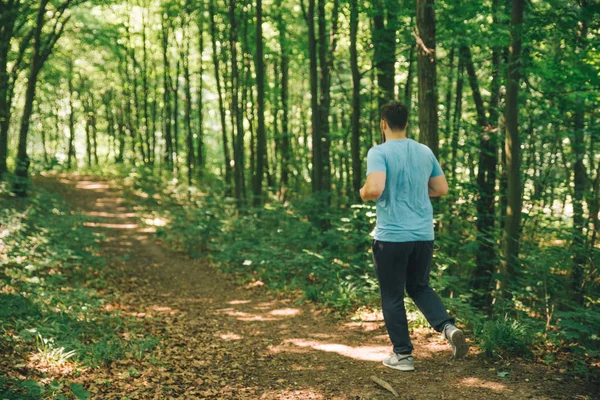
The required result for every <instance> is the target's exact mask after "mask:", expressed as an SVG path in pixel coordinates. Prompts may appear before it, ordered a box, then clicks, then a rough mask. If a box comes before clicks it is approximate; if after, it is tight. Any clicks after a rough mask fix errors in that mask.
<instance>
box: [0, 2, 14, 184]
mask: <svg viewBox="0 0 600 400" xmlns="http://www.w3.org/2000/svg"><path fill="white" fill-rule="evenodd" d="M0 10H1V11H2V12H1V13H0V180H1V179H2V176H3V175H4V174H5V173H6V172H8V168H7V165H6V160H7V158H8V128H9V122H10V106H11V99H10V98H9V96H8V94H9V90H8V86H9V78H10V76H9V73H8V53H9V50H10V43H11V39H12V37H13V34H14V27H15V21H16V13H17V12H18V9H17V4H16V3H15V0H8V2H7V3H6V4H4V2H3V3H2V5H1V6H0Z"/></svg>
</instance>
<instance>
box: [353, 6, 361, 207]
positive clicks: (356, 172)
mask: <svg viewBox="0 0 600 400" xmlns="http://www.w3.org/2000/svg"><path fill="white" fill-rule="evenodd" d="M357 36H358V0H350V67H351V70H352V123H351V124H352V142H351V153H352V188H353V193H354V198H355V200H357V201H358V200H359V199H360V195H359V191H360V187H361V183H362V179H363V177H362V163H363V160H362V158H361V156H360V112H361V110H360V71H359V69H358V51H357V48H356V39H357Z"/></svg>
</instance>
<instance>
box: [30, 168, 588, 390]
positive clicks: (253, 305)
mask: <svg viewBox="0 0 600 400" xmlns="http://www.w3.org/2000/svg"><path fill="white" fill-rule="evenodd" d="M40 184H42V185H43V186H46V187H47V188H50V189H51V190H55V191H59V192H62V194H63V195H64V196H65V198H66V199H67V200H68V201H69V202H70V203H71V204H72V205H73V206H74V207H75V208H76V209H79V210H81V211H82V212H84V213H86V214H87V215H89V216H91V217H92V218H93V220H94V222H93V223H88V225H89V227H90V229H94V230H95V231H97V232H99V233H101V234H102V235H104V237H105V240H104V243H103V246H102V248H103V252H104V255H105V257H106V258H107V262H108V265H109V266H110V267H111V268H117V269H120V270H122V271H124V278H123V280H122V282H120V283H119V287H117V290H118V292H119V293H121V296H120V298H119V302H118V303H116V304H110V305H108V306H107V307H108V308H115V309H119V310H121V311H122V312H123V313H127V314H128V315H133V316H136V317H137V318H138V319H139V321H140V323H142V324H144V327H145V330H146V332H148V334H149V335H153V336H157V337H160V338H161V342H160V346H159V348H158V350H155V351H154V353H153V356H152V357H146V358H144V359H142V360H136V359H135V357H128V358H126V359H124V360H121V361H119V362H114V363H112V364H111V365H110V366H108V367H106V368H104V369H100V370H94V371H88V372H85V373H84V374H83V375H82V376H81V377H80V379H81V382H82V383H83V384H84V386H85V387H86V388H87V389H88V390H89V391H91V392H92V393H94V396H93V398H97V399H124V398H127V399H202V398H210V399H388V398H390V399H391V398H393V396H392V395H391V394H389V393H387V392H385V391H384V390H383V389H381V388H379V387H378V386H376V385H375V384H373V383H372V382H371V381H370V379H369V377H370V376H371V375H377V376H379V377H381V378H383V379H385V380H386V381H388V382H389V383H391V384H392V385H393V386H394V388H396V390H398V392H399V393H400V397H401V398H402V399H566V398H574V399H575V398H577V399H591V398H593V392H591V391H590V390H592V389H590V387H589V386H588V387H587V388H585V387H586V385H585V384H584V383H583V382H582V381H579V380H577V379H573V378H569V377H568V376H566V375H564V374H559V373H558V372H553V371H551V370H549V369H548V368H546V367H544V366H541V365H537V364H532V363H526V362H524V361H514V362H512V363H510V364H509V365H507V364H506V363H502V364H494V363H485V362H484V361H482V360H480V359H479V358H478V357H477V356H476V355H470V356H468V357H467V359H465V360H462V361H452V360H451V359H450V350H449V347H448V346H447V345H446V344H445V342H444V341H443V340H442V339H441V337H440V336H439V334H437V333H435V332H434V331H433V330H420V331H417V332H414V333H413V337H414V345H415V349H416V350H415V353H414V355H415V357H416V371H415V372H412V373H402V372H399V371H392V370H389V369H387V368H385V367H383V366H382V365H381V362H380V360H381V358H382V357H383V356H384V355H385V354H387V352H388V351H390V345H389V342H388V339H387V335H386V333H385V329H384V327H383V323H382V321H380V320H373V321H354V322H352V321H341V322H340V321H335V320H333V319H332V318H331V317H328V316H327V315H323V314H322V313H320V312H319V311H318V310H315V309H313V308H311V307H310V306H308V305H300V306H299V305H296V304H294V302H293V301H291V300H289V299H284V298H275V297H274V296H272V295H269V294H268V293H266V291H265V290H264V288H262V287H260V286H257V287H253V288H243V287H238V286H236V285H235V284H234V283H233V282H231V281H230V279H229V278H228V277H227V276H224V275H223V274H220V273H218V272H217V271H215V270H214V269H212V268H210V267H209V266H208V265H207V264H206V263H205V262H203V261H198V260H190V259H188V258H186V257H185V256H182V255H179V254H174V253H172V252H170V251H169V250H168V249H166V248H165V247H163V246H162V245H161V244H160V243H159V242H158V241H157V239H156V238H155V236H154V235H153V232H152V230H151V229H148V228H147V227H144V226H142V225H140V224H139V220H138V218H137V217H136V214H135V212H134V210H133V209H132V206H131V204H129V203H128V202H126V201H125V200H124V199H123V198H122V197H121V196H120V191H119V189H118V188H116V187H114V186H113V187H111V185H110V184H108V183H106V182H103V181H101V180H99V179H98V178H83V177H73V176H61V177H52V178H51V177H47V178H40ZM132 368H134V369H135V371H137V372H135V373H131V372H130V371H131V370H132ZM499 372H509V375H508V377H507V378H501V377H499V376H498V373H499ZM585 395H588V396H590V397H586V396H585Z"/></svg>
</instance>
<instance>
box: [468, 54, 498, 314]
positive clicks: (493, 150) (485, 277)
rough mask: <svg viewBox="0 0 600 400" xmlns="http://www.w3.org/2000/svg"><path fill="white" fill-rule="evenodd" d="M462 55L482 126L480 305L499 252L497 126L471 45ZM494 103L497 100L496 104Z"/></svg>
mask: <svg viewBox="0 0 600 400" xmlns="http://www.w3.org/2000/svg"><path fill="white" fill-rule="evenodd" d="M460 57H461V59H462V61H463V63H464V65H465V69H466V70H467V74H468V77H469V83H470V85H471V92H472V93H473V100H474V102H475V109H476V111H477V123H478V125H479V127H480V129H481V133H480V136H479V149H480V152H479V162H478V168H477V187H478V189H479V194H478V198H477V203H476V207H477V232H478V235H477V241H478V245H479V248H478V251H477V254H476V265H477V269H476V270H475V274H474V277H473V285H472V287H473V288H474V289H476V290H478V291H479V292H478V293H481V296H479V295H478V296H477V298H476V301H477V302H478V303H479V304H480V305H484V304H485V303H486V302H487V300H488V293H489V289H490V283H491V279H492V274H493V272H494V266H495V265H496V252H495V248H496V246H495V244H494V225H495V218H494V208H495V207H494V205H495V202H494V196H495V187H496V165H497V163H498V146H497V144H496V129H495V127H494V126H492V125H491V124H490V122H489V121H488V118H487V117H486V114H485V108H484V104H483V99H482V97H481V91H480V89H479V83H478V82H477V75H476V74H475V66H474V65H473V59H472V56H471V51H470V49H469V48H468V47H466V46H462V47H461V48H460ZM496 61H497V60H496V59H495V60H493V62H494V65H493V67H492V68H493V71H492V101H491V107H490V108H492V107H494V108H495V107H496V106H497V100H494V96H495V97H497V96H498V88H499V85H498V74H497V72H498V69H497V65H495V62H496ZM494 103H496V104H495V105H494Z"/></svg>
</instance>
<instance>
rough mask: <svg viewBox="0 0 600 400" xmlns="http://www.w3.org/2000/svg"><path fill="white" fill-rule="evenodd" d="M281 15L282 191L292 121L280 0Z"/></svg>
mask: <svg viewBox="0 0 600 400" xmlns="http://www.w3.org/2000/svg"><path fill="white" fill-rule="evenodd" d="M278 7H279V16H278V20H277V28H278V29H279V47H280V48H281V112H282V117H281V186H282V192H283V191H284V190H285V189H286V188H287V186H288V184H289V175H290V162H291V157H292V154H291V151H290V123H289V76H290V71H289V70H290V68H289V66H290V56H289V51H290V50H289V46H288V44H287V38H286V30H285V22H284V19H283V13H284V10H283V1H282V0H279V3H278Z"/></svg>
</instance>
